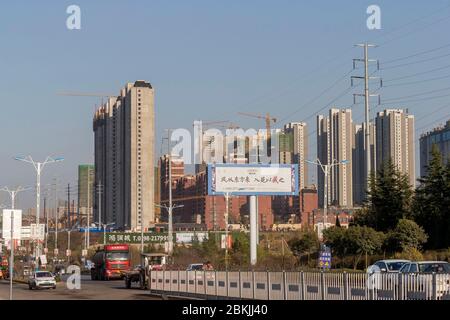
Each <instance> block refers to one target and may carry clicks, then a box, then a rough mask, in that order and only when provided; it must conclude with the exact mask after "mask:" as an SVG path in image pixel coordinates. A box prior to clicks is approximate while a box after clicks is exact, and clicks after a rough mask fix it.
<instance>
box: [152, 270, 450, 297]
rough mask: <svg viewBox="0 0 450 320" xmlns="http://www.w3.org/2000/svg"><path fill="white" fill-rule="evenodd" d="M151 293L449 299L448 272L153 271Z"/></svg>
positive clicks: (184, 295)
mask: <svg viewBox="0 0 450 320" xmlns="http://www.w3.org/2000/svg"><path fill="white" fill-rule="evenodd" d="M149 289H150V292H151V293H153V294H164V295H171V296H177V297H186V298H197V299H252V300H450V274H401V273H374V274H365V273H346V272H343V273H327V272H269V271H268V272H258V271H254V272H253V271H248V272H237V271H229V272H225V271H151V272H150V277H149Z"/></svg>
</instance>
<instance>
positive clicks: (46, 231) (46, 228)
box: [44, 197, 48, 249]
mask: <svg viewBox="0 0 450 320" xmlns="http://www.w3.org/2000/svg"><path fill="white" fill-rule="evenodd" d="M44 220H45V248H46V249H47V248H48V246H47V244H48V214H47V197H44Z"/></svg>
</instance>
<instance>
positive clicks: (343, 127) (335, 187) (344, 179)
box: [317, 108, 354, 208]
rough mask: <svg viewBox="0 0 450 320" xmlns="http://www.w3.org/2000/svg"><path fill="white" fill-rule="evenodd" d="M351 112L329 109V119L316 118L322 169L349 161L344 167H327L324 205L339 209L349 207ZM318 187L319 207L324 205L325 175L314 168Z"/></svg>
mask: <svg viewBox="0 0 450 320" xmlns="http://www.w3.org/2000/svg"><path fill="white" fill-rule="evenodd" d="M353 130H354V129H353V120H352V111H351V109H341V110H340V109H335V108H333V109H331V110H330V112H329V116H328V117H325V116H323V115H319V116H318V117H317V156H318V158H319V160H320V162H321V163H322V164H324V165H331V164H333V163H336V162H341V161H349V163H347V164H342V165H339V166H333V167H331V170H330V173H329V175H328V188H327V189H328V190H327V191H326V192H327V197H328V205H330V204H332V205H335V206H339V207H343V208H351V207H352V206H353V166H352V163H351V161H352V153H353V150H352V148H353V144H354V134H353ZM317 177H318V185H319V205H320V206H322V207H323V205H324V188H325V183H324V182H325V174H324V172H323V170H322V169H321V168H320V167H318V168H317Z"/></svg>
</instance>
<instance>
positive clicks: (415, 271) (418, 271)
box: [400, 261, 450, 299]
mask: <svg viewBox="0 0 450 320" xmlns="http://www.w3.org/2000/svg"><path fill="white" fill-rule="evenodd" d="M400 273H401V274H404V275H405V276H404V277H405V279H404V281H406V282H408V285H409V286H410V287H413V288H415V289H416V290H419V291H424V292H426V291H429V290H432V289H433V288H434V290H435V292H434V294H435V295H436V297H437V298H438V299H441V298H442V297H444V296H446V297H447V298H448V297H450V263H448V262H446V261H415V262H410V263H407V264H405V265H404V266H403V267H402V268H401V269H400ZM433 274H435V275H436V276H433ZM433 279H435V280H433ZM433 281H435V283H434V285H433ZM412 298H414V297H412ZM447 298H446V299H447Z"/></svg>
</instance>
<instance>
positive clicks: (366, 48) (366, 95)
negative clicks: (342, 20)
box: [351, 43, 382, 190]
mask: <svg viewBox="0 0 450 320" xmlns="http://www.w3.org/2000/svg"><path fill="white" fill-rule="evenodd" d="M356 46H357V47H362V48H363V49H364V58H363V59H353V69H356V63H357V62H362V63H363V64H364V76H352V77H351V84H352V86H353V79H363V80H364V93H363V94H353V103H354V104H355V103H356V99H355V98H356V96H362V97H364V107H365V125H364V126H365V128H364V148H365V157H366V159H365V160H366V187H367V190H369V184H370V174H371V172H372V170H373V169H374V168H371V166H372V162H371V159H372V157H371V150H370V97H378V104H380V95H379V94H371V93H370V90H369V84H370V80H374V79H379V80H380V86H382V81H381V79H380V78H379V77H371V76H370V74H369V64H370V63H371V62H376V63H377V70H380V63H379V61H378V60H371V59H369V48H375V47H376V45H374V44H368V43H363V44H357V45H356Z"/></svg>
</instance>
